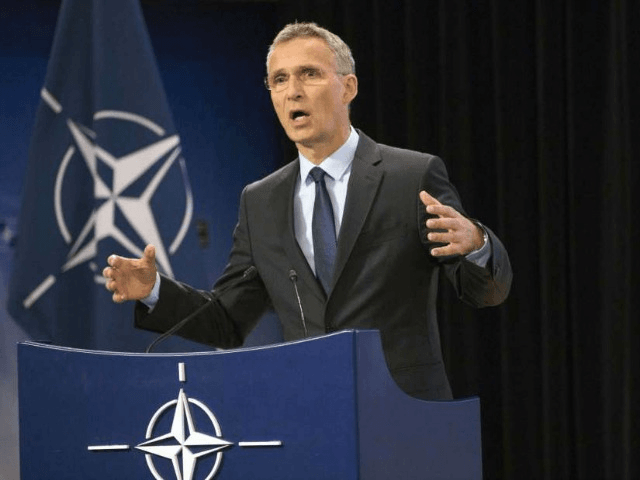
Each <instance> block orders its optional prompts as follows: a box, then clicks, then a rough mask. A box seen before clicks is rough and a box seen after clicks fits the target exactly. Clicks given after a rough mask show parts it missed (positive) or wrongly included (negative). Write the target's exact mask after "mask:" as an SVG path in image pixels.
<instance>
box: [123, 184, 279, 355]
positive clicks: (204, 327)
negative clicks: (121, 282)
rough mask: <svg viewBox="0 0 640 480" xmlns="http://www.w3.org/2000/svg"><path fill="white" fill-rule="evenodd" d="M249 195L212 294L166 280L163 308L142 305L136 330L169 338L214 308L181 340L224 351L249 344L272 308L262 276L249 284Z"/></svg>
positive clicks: (186, 330) (137, 310) (162, 288)
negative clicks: (248, 338) (187, 319)
mask: <svg viewBox="0 0 640 480" xmlns="http://www.w3.org/2000/svg"><path fill="white" fill-rule="evenodd" d="M246 195H247V189H246V188H245V190H244V191H243V192H242V196H241V199H240V212H239V215H238V224H237V225H236V228H235V230H234V234H233V246H232V250H231V254H230V257H229V263H228V264H227V266H226V267H225V271H224V273H223V275H222V276H221V277H220V279H219V280H218V281H217V282H216V285H215V287H214V289H213V291H211V292H209V291H204V290H197V289H195V288H193V287H191V286H189V285H186V284H184V283H180V282H177V281H175V280H172V279H170V278H168V277H165V276H162V278H161V282H160V296H159V300H158V303H157V304H156V306H155V308H154V309H153V310H152V312H151V313H149V312H148V308H147V307H146V306H145V305H143V304H142V303H140V302H137V304H136V308H135V325H136V327H139V328H143V329H146V330H151V331H156V332H165V331H167V330H168V329H170V328H171V327H172V326H173V325H175V324H176V323H177V322H179V321H180V320H181V319H183V318H185V317H187V316H188V315H189V314H191V313H192V312H193V311H195V310H196V309H197V308H198V307H200V306H202V305H203V304H204V303H206V302H209V306H208V307H206V308H205V309H204V310H203V311H202V312H201V313H200V314H198V315H197V316H196V317H194V318H193V320H191V321H190V322H189V323H187V324H186V325H185V326H184V328H182V329H181V330H180V332H179V333H178V334H179V335H180V336H183V337H185V338H188V339H190V340H194V341H196V342H200V343H205V344H208V345H212V346H215V347H220V348H233V347H238V346H240V345H242V342H243V341H244V338H245V337H246V336H247V335H248V334H249V332H250V331H251V330H252V329H253V327H254V326H255V325H256V323H257V322H258V320H259V319H260V317H261V316H262V314H263V313H264V312H265V310H266V309H267V308H268V307H269V298H268V295H267V293H266V290H265V287H264V284H263V283H262V280H261V279H260V276H259V275H255V276H252V277H251V278H250V279H248V280H244V278H243V275H244V273H245V272H246V271H247V269H248V268H250V267H251V266H253V260H252V256H251V239H250V235H249V226H248V220H247V219H248V214H247V209H246Z"/></svg>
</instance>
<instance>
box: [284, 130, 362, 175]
mask: <svg viewBox="0 0 640 480" xmlns="http://www.w3.org/2000/svg"><path fill="white" fill-rule="evenodd" d="M350 134H351V125H350V124H349V125H348V126H347V128H346V129H345V131H344V132H343V134H342V135H341V136H340V137H339V138H338V140H334V141H332V142H330V143H329V142H326V143H325V142H318V143H313V144H310V145H304V144H303V143H296V148H297V149H298V152H300V153H301V154H302V155H303V156H304V157H305V158H306V159H307V160H309V161H310V162H311V163H313V164H314V165H320V164H321V163H322V162H323V161H324V160H325V159H326V158H327V157H329V156H330V155H331V154H333V153H334V152H336V151H337V150H338V149H339V148H340V147H342V146H343V145H344V144H345V143H346V142H347V139H348V138H349V135H350Z"/></svg>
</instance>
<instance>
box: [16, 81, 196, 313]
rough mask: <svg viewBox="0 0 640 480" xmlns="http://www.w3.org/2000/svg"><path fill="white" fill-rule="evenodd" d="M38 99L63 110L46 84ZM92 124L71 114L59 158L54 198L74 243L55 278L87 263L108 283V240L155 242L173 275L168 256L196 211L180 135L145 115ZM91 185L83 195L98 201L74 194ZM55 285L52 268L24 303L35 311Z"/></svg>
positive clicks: (134, 251) (102, 118)
mask: <svg viewBox="0 0 640 480" xmlns="http://www.w3.org/2000/svg"><path fill="white" fill-rule="evenodd" d="M41 97H42V99H43V100H44V101H45V103H46V104H47V105H48V106H49V107H50V108H51V110H53V111H54V112H55V113H56V114H59V113H60V112H61V111H62V106H61V105H60V104H59V103H58V102H57V100H56V99H55V98H54V97H53V96H52V95H51V94H50V93H49V92H48V91H47V90H46V89H43V90H42V92H41ZM57 118H61V117H57ZM93 125H94V130H96V131H93V130H91V129H89V128H87V127H86V126H84V125H82V124H80V123H78V122H76V121H74V120H73V119H71V118H67V119H66V128H67V130H68V132H69V133H70V136H71V142H70V144H69V146H68V148H67V149H66V151H65V152H64V154H63V155H62V158H61V159H60V164H59V167H58V170H57V174H56V176H55V179H54V182H55V185H54V188H53V198H52V200H53V209H54V213H55V221H56V225H57V227H58V230H59V232H60V235H61V236H62V238H63V239H64V242H65V243H66V244H67V245H68V248H69V250H68V255H67V258H66V261H65V262H64V264H63V265H62V266H61V268H60V272H59V273H58V275H61V274H64V273H65V272H67V271H68V270H70V269H72V268H74V267H76V266H78V265H81V264H83V263H88V267H89V268H90V269H91V270H92V271H93V273H94V280H95V282H96V283H104V281H105V280H104V278H103V277H102V275H101V274H100V271H99V267H98V266H97V265H96V264H95V263H94V261H93V260H94V258H95V257H96V255H97V253H98V244H99V242H101V241H104V240H107V239H110V240H112V241H115V242H116V243H117V244H118V245H120V246H121V247H122V248H124V249H125V250H126V251H128V252H129V253H130V254H131V255H133V256H138V257H139V256H141V255H142V254H143V249H144V245H146V244H149V243H152V244H154V245H155V247H156V260H157V262H158V266H159V268H160V269H161V270H162V271H163V272H164V273H166V274H167V275H169V276H173V270H172V268H171V263H170V261H169V256H170V255H172V254H174V253H175V252H176V251H177V250H178V248H179V247H180V245H181V243H182V241H183V239H184V237H185V235H186V233H187V230H188V228H189V225H190V222H191V219H192V215H193V196H192V192H191V186H190V185H189V181H188V177H187V171H186V166H185V162H184V159H183V158H182V156H181V155H180V153H181V148H180V138H179V136H178V135H169V136H167V135H166V132H165V130H164V128H163V127H161V126H160V125H157V124H156V123H154V122H152V121H151V120H149V119H148V118H145V117H143V116H141V115H137V114H134V113H130V112H123V111H116V110H102V111H98V112H96V113H95V114H94V115H93ZM96 132H100V135H98V134H97V133H96ZM174 165H175V166H176V167H177V168H172V167H173V166H174ZM178 172H179V173H178ZM87 187H88V188H89V189H91V191H90V192H89V193H85V194H83V195H84V196H83V197H82V198H91V196H92V197H93V204H90V205H88V206H85V205H82V203H85V202H79V201H78V197H77V196H74V195H72V194H71V193H70V192H73V190H74V189H76V190H77V189H85V190H87ZM163 188H164V190H162V192H163V193H159V194H157V192H158V191H159V190H160V189H163ZM164 193H169V195H166V196H168V197H171V198H173V201H172V203H173V204H172V205H171V207H170V209H169V210H167V211H163V213H162V215H159V214H154V204H156V206H157V204H158V202H159V201H160V200H161V199H162V197H163V195H164ZM87 203H89V202H87ZM79 204H80V205H79ZM83 208H84V211H83ZM78 212H82V213H78ZM161 224H162V228H161ZM161 230H162V233H163V235H161ZM72 232H76V233H72ZM163 237H164V238H166V239H167V240H168V241H167V242H166V243H165V241H163ZM55 282H56V274H55V272H51V274H50V275H49V276H48V277H47V278H46V279H44V281H42V283H40V285H39V286H38V287H37V288H35V289H34V290H33V291H32V292H31V293H30V294H29V295H28V296H27V298H26V299H25V300H24V302H23V305H24V307H25V308H30V307H31V306H32V305H33V304H34V303H35V302H36V301H37V300H38V298H40V297H41V296H42V295H43V294H44V293H45V292H46V291H47V290H48V289H49V288H51V286H52V285H53V284H54V283H55Z"/></svg>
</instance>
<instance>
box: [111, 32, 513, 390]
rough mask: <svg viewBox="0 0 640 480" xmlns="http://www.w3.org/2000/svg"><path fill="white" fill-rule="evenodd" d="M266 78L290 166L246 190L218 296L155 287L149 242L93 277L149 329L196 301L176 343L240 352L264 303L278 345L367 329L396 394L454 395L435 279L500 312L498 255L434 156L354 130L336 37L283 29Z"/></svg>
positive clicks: (349, 82)
mask: <svg viewBox="0 0 640 480" xmlns="http://www.w3.org/2000/svg"><path fill="white" fill-rule="evenodd" d="M267 73H268V76H267V79H266V85H267V88H268V89H269V90H270V93H271V100H272V102H273V106H274V108H275V111H276V113H277V115H278V119H279V120H280V123H281V124H282V126H283V128H284V129H285V132H286V133H287V135H288V137H289V138H290V139H291V140H292V141H293V142H294V143H295V144H296V147H297V148H298V152H299V158H298V159H296V160H295V161H293V162H292V163H290V164H288V165H286V166H285V167H283V168H281V169H280V170H278V171H276V172H275V173H273V174H271V175H269V176H268V177H266V178H264V179H262V180H260V181H258V182H256V183H254V184H251V185H249V186H247V187H246V188H245V189H244V191H243V193H242V197H241V201H240V204H241V205H240V212H239V219H238V224H237V226H236V229H235V232H234V241H233V248H232V250H231V254H230V258H229V263H228V265H227V267H226V269H225V272H224V274H223V276H222V277H221V278H220V279H219V280H218V282H217V283H216V286H215V289H214V291H213V292H203V291H197V290H195V289H193V288H191V287H189V286H187V285H184V284H181V283H178V282H176V281H173V280H171V279H169V278H167V277H164V276H162V277H161V280H159V279H160V276H159V275H158V274H157V273H156V272H157V271H156V266H155V260H154V248H153V246H147V248H146V249H145V252H144V256H143V257H142V258H140V259H124V258H121V257H117V256H114V255H112V256H111V257H109V260H108V263H109V265H110V266H109V267H107V268H105V270H104V272H103V274H104V276H105V277H106V278H107V279H108V281H107V284H106V286H107V288H108V289H109V290H110V291H113V292H114V293H113V299H114V301H116V302H121V301H124V300H143V302H144V304H143V303H141V302H138V303H137V305H136V314H135V316H136V320H135V321H136V325H137V326H138V327H141V328H145V329H150V330H154V331H158V332H161V331H166V330H168V329H169V328H171V327H172V326H173V325H175V324H176V322H177V321H179V320H180V319H182V318H184V317H186V316H187V315H189V314H190V313H192V312H193V311H195V310H196V309H198V308H199V307H200V306H204V307H203V310H202V311H201V312H200V313H199V314H198V315H197V316H196V317H195V318H194V319H193V321H192V322H190V323H188V324H186V325H185V327H184V328H183V329H182V330H181V331H180V334H181V335H183V336H185V337H188V338H191V339H194V340H197V341H200V342H203V343H207V344H211V345H215V346H219V347H222V348H230V347H237V346H240V345H242V342H243V339H244V338H245V337H246V335H247V334H248V333H249V332H250V331H251V329H252V328H253V327H254V326H255V324H256V323H257V321H258V319H259V318H260V316H261V315H262V314H263V313H264V311H265V310H267V309H269V308H273V309H275V311H276V313H277V314H278V317H279V319H280V322H281V323H282V328H283V333H284V337H285V339H286V340H293V339H299V338H304V337H307V336H316V335H322V334H325V333H328V332H333V331H336V330H342V329H351V328H376V329H379V330H380V333H381V338H382V344H383V349H384V352H385V357H386V360H387V363H388V366H389V369H390V371H391V374H392V376H393V378H394V379H395V381H396V382H397V383H398V385H399V386H400V387H401V388H402V389H403V390H405V391H406V392H407V393H409V394H411V395H414V396H416V397H420V398H424V399H449V398H451V389H450V387H449V383H448V380H447V376H446V373H445V369H444V365H443V361H442V353H441V349H440V340H439V333H438V327H437V318H436V297H437V287H438V276H439V274H440V272H441V271H443V272H444V273H445V274H446V275H447V277H448V278H449V280H450V281H451V282H452V283H453V285H454V287H455V289H456V291H457V293H458V296H459V297H460V298H461V299H462V300H463V301H465V302H467V303H469V304H471V305H473V306H478V307H480V306H488V305H496V304H498V303H501V302H502V301H503V300H504V299H505V298H506V296H507V294H508V291H509V288H510V285H511V266H510V263H509V259H508V255H507V253H506V250H505V249H504V247H503V246H502V244H501V242H500V240H499V239H498V238H497V237H496V236H495V234H493V233H492V232H491V230H489V229H488V228H486V227H483V226H481V225H480V224H478V223H477V222H474V221H472V220H470V219H468V218H467V217H466V216H464V215H463V214H462V213H461V212H463V210H462V205H461V203H460V198H459V197H458V194H457V192H456V190H455V188H454V187H453V186H452V185H451V184H450V183H449V180H448V177H447V172H446V169H445V167H444V164H443V163H442V161H441V160H440V159H439V158H437V157H434V156H431V155H427V154H422V153H418V152H412V151H408V150H401V149H397V148H392V147H388V146H384V145H379V144H376V143H375V142H374V141H373V140H371V139H370V138H368V137H367V136H366V135H365V134H364V133H363V132H361V131H357V130H355V129H354V128H353V127H352V126H351V123H350V120H349V106H350V104H351V102H352V100H353V99H354V98H355V97H356V95H357V93H358V80H357V77H356V76H355V65H354V61H353V58H352V56H351V52H350V50H349V48H348V47H347V45H346V44H344V42H343V41H342V40H341V39H340V38H339V37H337V36H336V35H334V34H332V33H330V32H328V31H327V30H324V29H322V28H320V27H318V26H316V25H315V24H306V23H300V24H292V25H288V26H286V27H285V28H284V29H283V30H282V31H281V32H280V33H279V34H278V35H277V36H276V38H275V40H274V42H273V44H272V46H271V48H270V50H269V54H268V57H267ZM317 166H320V167H321V168H322V171H318V170H317V168H316V169H314V167H317ZM205 304H206V305H205ZM149 307H151V310H149Z"/></svg>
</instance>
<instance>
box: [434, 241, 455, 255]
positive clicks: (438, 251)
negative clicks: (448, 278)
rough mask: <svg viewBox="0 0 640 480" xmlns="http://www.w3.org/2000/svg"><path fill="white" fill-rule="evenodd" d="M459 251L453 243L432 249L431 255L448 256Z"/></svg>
mask: <svg viewBox="0 0 640 480" xmlns="http://www.w3.org/2000/svg"><path fill="white" fill-rule="evenodd" d="M458 253H459V252H458V249H457V248H456V247H455V246H454V245H453V244H451V243H450V244H448V245H445V246H444V247H437V248H433V249H431V255H433V256H434V257H448V256H450V255H457V254H458Z"/></svg>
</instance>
